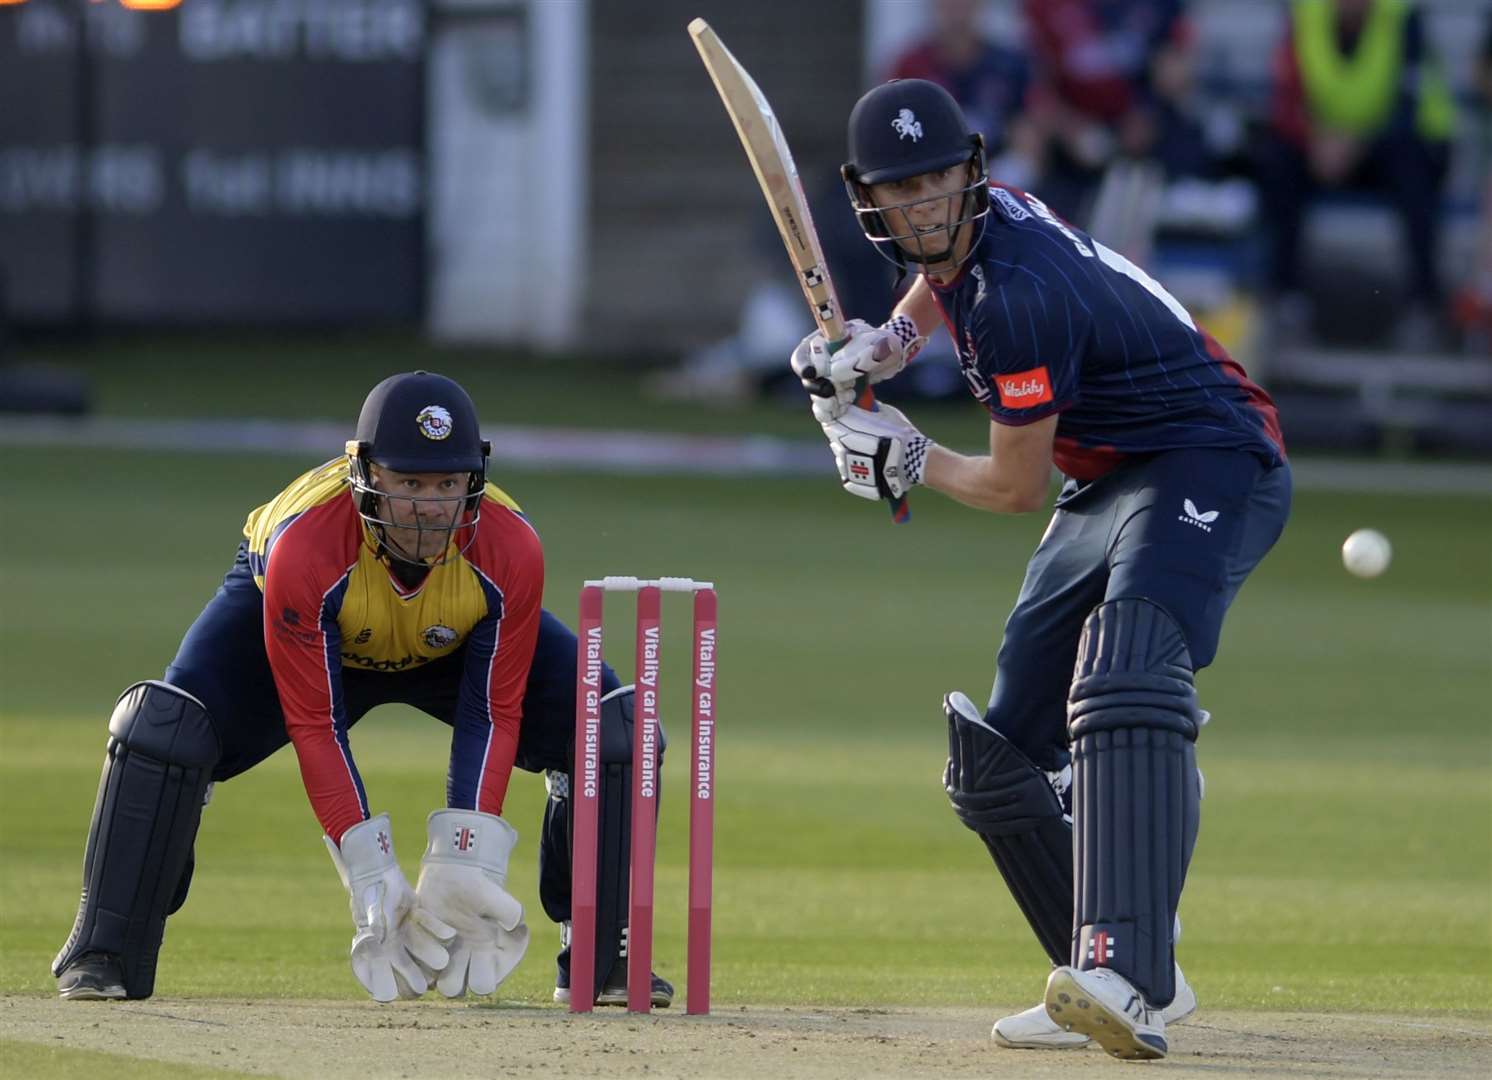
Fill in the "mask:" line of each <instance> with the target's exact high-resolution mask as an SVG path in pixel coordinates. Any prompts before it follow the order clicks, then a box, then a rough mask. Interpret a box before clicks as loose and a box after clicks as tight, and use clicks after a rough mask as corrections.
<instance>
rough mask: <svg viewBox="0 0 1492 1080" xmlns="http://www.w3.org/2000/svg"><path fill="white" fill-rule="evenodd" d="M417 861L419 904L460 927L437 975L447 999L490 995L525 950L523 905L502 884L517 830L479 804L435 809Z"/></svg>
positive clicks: (439, 984)
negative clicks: (475, 807)
mask: <svg viewBox="0 0 1492 1080" xmlns="http://www.w3.org/2000/svg"><path fill="white" fill-rule="evenodd" d="M429 834H430V843H429V846H427V847H426V848H425V857H424V858H423V859H422V860H421V861H420V881H419V884H418V886H416V892H417V894H418V896H419V900H420V904H421V905H422V906H423V907H426V908H428V909H429V910H430V911H431V912H433V913H434V914H435V915H437V916H438V917H439V918H440V919H441V920H443V921H444V922H446V923H449V924H450V925H451V926H452V927H454V928H455V931H456V938H455V940H454V941H452V942H451V943H450V945H449V950H450V954H451V960H450V963H449V964H448V965H447V966H446V968H445V970H444V971H442V972H441V973H440V975H439V976H438V977H437V978H436V980H435V985H436V987H437V988H438V989H439V990H440V992H441V993H442V994H444V995H445V996H446V997H460V996H461V995H462V994H464V993H465V992H466V991H467V990H470V991H471V992H472V993H473V994H490V993H492V992H493V991H494V990H496V989H497V987H498V985H499V984H500V983H501V982H502V981H503V980H504V979H506V978H507V977H508V976H509V975H511V974H512V973H513V969H514V968H516V967H517V966H518V961H520V960H522V959H523V954H524V952H525V950H527V949H528V927H527V926H526V925H524V922H523V905H522V904H520V903H519V902H518V901H517V900H516V899H515V898H514V897H513V895H512V894H511V893H509V892H508V891H507V889H506V888H504V885H505V884H506V883H507V879H508V857H509V856H510V855H511V854H512V853H513V848H514V846H515V845H516V844H517V843H518V830H517V829H515V828H513V826H511V825H509V824H508V823H507V822H506V821H504V820H503V819H502V818H500V817H496V816H494V815H492V814H483V813H479V812H477V811H475V810H437V811H435V812H434V813H433V814H431V815H430V821H429Z"/></svg>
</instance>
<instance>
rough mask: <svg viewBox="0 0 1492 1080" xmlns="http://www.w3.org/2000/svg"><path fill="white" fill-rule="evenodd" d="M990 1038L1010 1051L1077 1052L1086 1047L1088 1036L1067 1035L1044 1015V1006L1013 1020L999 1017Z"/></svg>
mask: <svg viewBox="0 0 1492 1080" xmlns="http://www.w3.org/2000/svg"><path fill="white" fill-rule="evenodd" d="M990 1038H992V1039H994V1040H995V1042H997V1043H999V1044H1000V1045H1001V1046H1004V1047H1008V1048H1009V1049H1011V1050H1076V1049H1078V1048H1079V1047H1081V1046H1087V1045H1088V1043H1089V1041H1090V1040H1089V1038H1088V1036H1086V1035H1084V1034H1082V1033H1081V1032H1077V1031H1068V1030H1067V1029H1066V1028H1064V1027H1061V1026H1060V1025H1058V1023H1057V1022H1056V1021H1055V1020H1053V1019H1052V1018H1051V1017H1050V1016H1048V1015H1047V1011H1046V1002H1044V1001H1043V1002H1042V1003H1041V1004H1039V1005H1033V1006H1031V1007H1030V1008H1029V1009H1027V1010H1026V1011H1025V1012H1018V1013H1016V1014H1015V1015H1014V1016H1002V1017H1000V1019H998V1020H996V1021H995V1026H994V1027H993V1028H991V1029H990Z"/></svg>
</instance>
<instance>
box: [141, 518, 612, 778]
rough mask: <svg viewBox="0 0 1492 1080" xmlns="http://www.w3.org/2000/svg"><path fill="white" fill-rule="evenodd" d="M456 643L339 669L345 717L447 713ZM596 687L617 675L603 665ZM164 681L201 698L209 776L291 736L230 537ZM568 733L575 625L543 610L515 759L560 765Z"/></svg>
mask: <svg viewBox="0 0 1492 1080" xmlns="http://www.w3.org/2000/svg"><path fill="white" fill-rule="evenodd" d="M465 657H466V653H465V648H464V647H463V648H461V649H458V650H457V651H456V652H454V653H452V654H451V655H450V656H447V657H443V658H441V659H439V660H435V661H432V662H431V663H429V664H426V665H424V666H422V667H418V668H415V669H413V670H410V671H400V672H378V671H359V670H348V669H347V668H344V669H343V670H342V694H343V701H344V703H345V706H346V710H347V723H348V726H351V725H352V724H355V723H357V721H358V720H360V719H361V718H362V717H363V716H364V714H366V713H367V712H368V710H369V709H372V708H373V707H374V706H376V705H386V704H390V703H395V702H397V703H400V704H404V705H411V706H413V707H415V708H417V709H420V710H422V711H424V712H426V713H428V714H430V715H431V716H433V717H435V718H436V719H437V720H440V721H442V722H443V723H445V724H448V725H449V724H451V723H453V722H454V719H455V715H456V699H457V694H458V690H459V686H460V677H461V665H462V663H463V662H464V660H465ZM602 678H603V686H604V689H605V691H611V690H614V689H616V687H617V686H619V685H621V683H620V680H619V679H618V678H617V676H616V673H615V672H614V671H612V670H611V668H610V667H609V666H608V667H606V668H605V670H604V671H603V673H602ZM165 680H166V682H168V683H170V684H171V685H172V686H178V687H180V688H181V689H183V690H185V691H187V692H188V693H189V694H192V695H193V696H195V697H196V698H197V699H198V700H199V701H201V702H202V704H203V705H205V706H206V707H207V711H208V713H209V714H210V715H211V716H212V719H213V726H214V727H215V728H216V730H217V733H218V738H219V739H220V740H221V742H222V746H223V756H222V758H221V759H220V760H219V761H218V765H217V768H216V769H214V770H213V779H214V780H227V779H229V778H230V777H234V776H237V775H238V774H239V773H241V772H244V771H245V770H247V769H251V768H253V767H254V766H255V765H257V764H259V762H261V761H263V760H264V759H265V758H267V757H269V755H271V754H273V753H274V752H275V751H276V750H278V749H280V747H282V746H284V745H285V744H286V743H287V742H289V741H290V737H289V735H287V734H286V731H285V714H284V713H283V712H282V711H281V710H280V698H279V694H278V693H277V692H276V690H275V680H274V675H273V674H272V673H271V671H270V667H269V658H268V657H267V656H266V655H265V652H264V594H263V593H261V592H260V591H259V587H258V586H257V585H255V584H254V578H253V575H252V574H251V573H250V571H249V562H248V555H247V552H246V547H245V545H243V544H240V545H239V548H238V556H237V558H236V559H235V560H234V562H233V567H232V569H230V570H229V571H228V574H227V576H226V577H225V578H224V579H223V584H222V586H221V587H219V589H218V591H217V593H216V594H214V596H213V598H212V599H211V600H210V601H208V604H207V607H206V608H204V609H203V611H202V614H201V615H199V616H197V621H196V622H194V623H193V624H192V626H191V629H189V630H188V631H187V632H186V637H184V638H183V639H182V642H181V647H180V649H179V650H178V651H177V653H176V659H174V660H172V661H171V666H170V667H168V668H167V669H166V675H165ZM574 741H575V634H574V633H573V632H572V631H571V630H570V629H569V627H567V626H565V624H564V623H562V622H560V620H559V619H558V618H556V617H555V616H554V615H552V614H550V613H549V612H548V611H545V612H544V613H543V615H542V618H541V620H540V623H539V639H538V645H537V647H536V648H535V650H534V661H533V666H532V667H531V668H530V669H529V676H528V686H527V689H526V690H525V692H524V696H523V722H522V725H521V727H520V728H519V733H518V756H517V760H516V764H517V765H518V767H519V768H521V769H526V770H528V771H530V772H539V771H541V770H543V769H568V768H569V767H570V760H569V759H570V755H571V753H572V748H573V745H574Z"/></svg>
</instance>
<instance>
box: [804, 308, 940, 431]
mask: <svg viewBox="0 0 1492 1080" xmlns="http://www.w3.org/2000/svg"><path fill="white" fill-rule="evenodd" d="M845 329H846V330H847V331H848V332H849V339H848V340H847V341H846V342H845V343H844V345H843V346H842V347H841V348H840V349H839V351H838V352H834V353H831V352H830V350H829V342H828V341H827V339H825V337H824V335H823V332H822V331H818V330H815V331H814V332H813V333H811V334H809V335H808V336H807V337H805V338H804V339H803V340H802V341H800V342H799V343H798V347H797V348H796V349H794V350H793V355H792V358H791V360H790V361H789V363H791V364H792V368H793V373H794V374H795V375H797V376H798V379H799V381H800V382H802V384H803V388H804V389H805V390H807V391H808V392H809V393H810V394H812V395H813V396H814V397H815V398H820V399H827V400H829V401H832V402H833V403H834V404H833V405H831V406H829V407H828V408H827V409H826V408H824V407H823V406H822V405H821V404H820V403H819V402H815V408H814V413H815V415H819V416H820V419H821V420H822V419H834V418H835V417H837V416H838V415H839V413H841V412H842V411H843V410H844V409H845V408H847V407H848V406H850V405H852V404H853V403H854V400H855V386H856V384H857V383H858V382H859V381H860V380H861V379H866V380H867V381H869V382H870V383H872V384H875V383H878V382H882V381H884V380H886V379H889V378H891V377H892V376H893V375H896V374H898V373H899V372H900V371H901V369H902V368H904V367H906V366H907V361H909V360H911V359H912V357H914V356H916V355H917V353H918V351H919V350H920V349H921V348H922V346H923V345H925V344H926V343H927V338H925V337H922V336H920V335H919V334H918V333H917V324H916V323H914V322H912V320H911V319H909V318H908V317H907V316H905V315H897V316H895V317H893V318H892V319H891V320H890V321H889V322H887V323H885V324H884V325H882V326H877V327H872V326H871V325H870V324H869V323H867V322H865V321H864V320H862V319H851V320H850V321H849V323H848V324H846V327H845ZM825 414H827V415H825Z"/></svg>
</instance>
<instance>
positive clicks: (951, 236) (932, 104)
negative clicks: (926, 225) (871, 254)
mask: <svg viewBox="0 0 1492 1080" xmlns="http://www.w3.org/2000/svg"><path fill="white" fill-rule="evenodd" d="M849 129H850V130H849V147H850V159H849V161H847V162H845V164H844V167H843V168H842V169H841V170H840V172H841V175H842V176H843V177H844V184H845V189H846V190H847V191H848V192H849V196H850V203H851V204H852V205H853V206H854V208H855V216H856V218H857V219H858V220H859V222H860V227H861V228H862V229H864V230H865V235H866V237H868V238H869V239H870V241H871V242H872V243H873V244H875V246H876V250H877V251H879V252H880V253H881V254H882V255H884V256H885V257H886V258H888V259H890V260H891V261H892V262H893V263H895V264H896V265H897V266H898V267H900V268H901V269H903V270H905V269H906V261H907V260H909V259H910V260H911V261H912V262H917V263H922V264H924V265H925V264H927V263H939V262H944V261H946V260H947V259H948V257H949V255H950V253H951V252H952V251H953V247H954V243H955V242H956V240H957V239H958V235H959V231H960V230H961V229H963V227H964V226H966V225H969V226H972V225H973V223H974V222H982V221H983V219H984V217H985V216H986V215H987V214H988V213H989V170H988V167H987V166H986V164H985V159H984V138H983V137H982V136H981V135H979V134H978V133H977V132H974V131H971V130H970V129H969V122H968V121H967V120H966V119H965V118H964V112H963V110H962V109H961V108H959V105H958V102H956V101H954V100H953V96H952V95H951V94H949V93H948V91H946V90H944V89H943V88H942V87H941V86H939V85H938V84H937V83H933V82H928V81H927V80H926V79H892V80H891V81H890V82H887V83H882V84H881V85H880V86H877V87H876V88H875V89H873V90H871V91H870V92H869V93H867V94H866V95H865V96H864V97H862V98H861V99H860V100H859V101H858V102H856V104H855V108H854V110H853V111H851V113H850V125H849ZM962 164H967V170H968V171H967V175H966V177H965V183H964V186H963V188H962V190H961V191H958V192H954V193H953V197H955V198H961V200H962V201H961V203H960V207H959V212H958V214H957V215H956V216H955V217H954V219H953V220H952V221H950V222H949V224H948V227H947V228H946V229H943V230H942V231H941V232H938V233H915V232H906V233H897V232H896V231H895V230H893V229H892V228H891V227H890V225H889V224H888V221H887V217H886V215H885V214H884V213H883V211H884V210H889V209H900V210H903V211H905V210H907V209H908V208H910V207H912V206H915V205H916V203H915V202H909V203H899V204H894V205H893V206H887V207H879V206H876V204H875V202H874V201H873V200H872V199H871V197H870V192H869V190H868V188H869V186H870V185H871V184H883V183H887V182H889V181H892V180H905V179H906V178H907V177H909V176H917V175H919V174H921V173H930V172H939V171H941V170H943V169H948V168H952V167H954V166H957V165H962ZM938 197H939V198H944V197H945V196H938ZM921 201H931V200H921ZM897 216H898V218H900V217H901V215H897ZM980 227H981V228H982V225H981V226H980ZM938 236H942V237H944V238H946V240H947V246H946V247H943V248H941V249H940V250H936V251H934V250H929V249H928V248H927V246H926V242H927V241H929V240H931V239H933V238H935V237H938ZM977 240H978V238H977V237H975V241H976V242H977ZM973 247H974V245H973V244H970V245H969V249H970V251H972V250H973ZM966 257H967V256H966Z"/></svg>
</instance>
